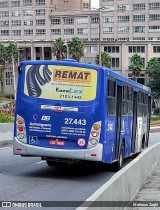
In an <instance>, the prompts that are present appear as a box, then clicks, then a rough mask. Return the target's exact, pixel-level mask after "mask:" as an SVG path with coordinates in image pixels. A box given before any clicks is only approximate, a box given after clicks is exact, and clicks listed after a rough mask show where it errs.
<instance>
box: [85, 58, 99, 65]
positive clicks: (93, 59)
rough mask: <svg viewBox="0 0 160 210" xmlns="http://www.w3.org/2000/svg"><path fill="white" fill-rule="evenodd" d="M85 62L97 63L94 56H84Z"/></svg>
mask: <svg viewBox="0 0 160 210" xmlns="http://www.w3.org/2000/svg"><path fill="white" fill-rule="evenodd" d="M83 63H89V64H95V63H96V58H94V57H84V58H83Z"/></svg>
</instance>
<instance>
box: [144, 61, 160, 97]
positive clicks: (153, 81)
mask: <svg viewBox="0 0 160 210" xmlns="http://www.w3.org/2000/svg"><path fill="white" fill-rule="evenodd" d="M146 72H147V73H148V75H149V77H150V82H149V84H148V86H150V88H151V89H152V93H153V95H154V98H159V97H160V63H159V61H158V59H157V58H151V59H150V60H149V62H148V65H147V68H146Z"/></svg>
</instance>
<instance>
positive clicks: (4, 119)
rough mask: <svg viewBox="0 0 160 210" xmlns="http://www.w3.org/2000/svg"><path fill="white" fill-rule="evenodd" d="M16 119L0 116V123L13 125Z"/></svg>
mask: <svg viewBox="0 0 160 210" xmlns="http://www.w3.org/2000/svg"><path fill="white" fill-rule="evenodd" d="M13 121H14V117H13V116H11V115H9V114H0V123H13Z"/></svg>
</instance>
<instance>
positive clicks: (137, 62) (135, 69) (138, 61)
mask: <svg viewBox="0 0 160 210" xmlns="http://www.w3.org/2000/svg"><path fill="white" fill-rule="evenodd" d="M144 67H145V65H144V62H143V58H142V57H141V55H138V54H137V53H135V54H133V55H132V57H131V65H130V66H129V70H130V71H132V75H133V79H134V80H136V77H138V76H139V74H140V72H141V71H142V69H143V68H144Z"/></svg>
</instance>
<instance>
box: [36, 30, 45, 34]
mask: <svg viewBox="0 0 160 210" xmlns="http://www.w3.org/2000/svg"><path fill="white" fill-rule="evenodd" d="M41 34H46V30H45V29H36V35H41Z"/></svg>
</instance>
